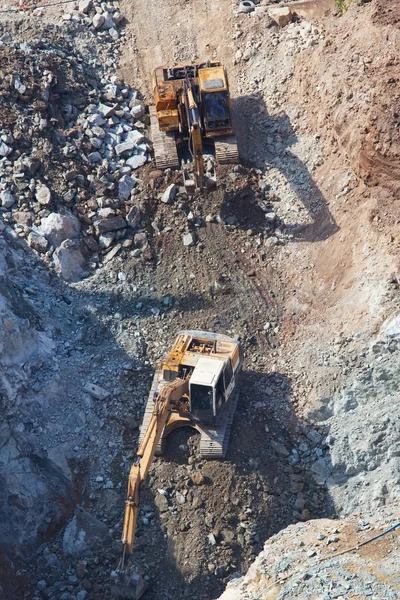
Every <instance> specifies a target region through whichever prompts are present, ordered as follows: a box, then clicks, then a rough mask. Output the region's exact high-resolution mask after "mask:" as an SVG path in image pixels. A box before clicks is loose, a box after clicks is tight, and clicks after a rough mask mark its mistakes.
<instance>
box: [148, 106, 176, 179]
mask: <svg viewBox="0 0 400 600" xmlns="http://www.w3.org/2000/svg"><path fill="white" fill-rule="evenodd" d="M150 126H151V137H152V142H153V150H154V157H155V159H156V166H157V169H161V170H162V169H179V158H178V152H177V149H176V143H175V134H174V133H165V132H164V131H160V128H159V126H158V119H157V112H156V109H155V107H154V106H150Z"/></svg>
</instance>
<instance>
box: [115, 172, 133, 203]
mask: <svg viewBox="0 0 400 600" xmlns="http://www.w3.org/2000/svg"><path fill="white" fill-rule="evenodd" d="M135 186H136V179H133V177H130V175H124V176H123V177H121V179H120V180H119V182H118V198H119V199H120V200H128V198H129V196H130V195H131V191H132V190H133V188H134V187H135Z"/></svg>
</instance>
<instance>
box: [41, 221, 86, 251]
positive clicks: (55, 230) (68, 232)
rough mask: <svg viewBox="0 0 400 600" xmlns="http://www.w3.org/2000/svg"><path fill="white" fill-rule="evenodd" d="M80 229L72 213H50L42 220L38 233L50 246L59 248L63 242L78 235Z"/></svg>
mask: <svg viewBox="0 0 400 600" xmlns="http://www.w3.org/2000/svg"><path fill="white" fill-rule="evenodd" d="M80 229H81V226H80V223H79V220H78V219H77V218H76V217H75V216H74V215H73V214H72V213H65V214H63V215H61V214H59V213H50V214H49V216H48V217H45V218H44V219H42V222H41V224H40V231H39V233H40V234H41V235H44V237H45V238H46V239H47V240H48V241H49V242H50V244H51V245H52V246H59V245H60V244H61V243H62V242H63V241H64V240H67V239H71V238H74V237H76V236H77V235H79V233H80Z"/></svg>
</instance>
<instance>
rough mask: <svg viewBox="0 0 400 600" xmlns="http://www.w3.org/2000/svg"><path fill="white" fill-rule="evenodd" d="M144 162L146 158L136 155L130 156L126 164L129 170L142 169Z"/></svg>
mask: <svg viewBox="0 0 400 600" xmlns="http://www.w3.org/2000/svg"><path fill="white" fill-rule="evenodd" d="M146 161H147V158H146V157H145V156H142V155H140V154H136V155H135V156H131V158H128V160H127V161H126V164H127V165H128V167H130V168H131V169H138V168H139V167H143V165H144V164H146Z"/></svg>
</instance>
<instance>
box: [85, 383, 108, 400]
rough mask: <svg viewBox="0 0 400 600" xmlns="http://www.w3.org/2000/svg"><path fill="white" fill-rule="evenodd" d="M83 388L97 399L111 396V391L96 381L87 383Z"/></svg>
mask: <svg viewBox="0 0 400 600" xmlns="http://www.w3.org/2000/svg"><path fill="white" fill-rule="evenodd" d="M83 389H84V391H85V392H87V393H88V394H90V395H91V396H93V398H96V400H105V399H106V398H108V397H109V396H110V392H107V390H105V389H104V388H102V387H100V386H99V385H95V384H94V383H87V384H86V385H85V387H84V388H83Z"/></svg>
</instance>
